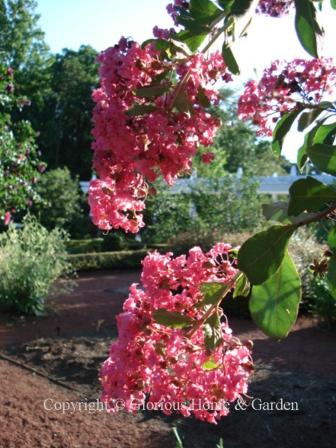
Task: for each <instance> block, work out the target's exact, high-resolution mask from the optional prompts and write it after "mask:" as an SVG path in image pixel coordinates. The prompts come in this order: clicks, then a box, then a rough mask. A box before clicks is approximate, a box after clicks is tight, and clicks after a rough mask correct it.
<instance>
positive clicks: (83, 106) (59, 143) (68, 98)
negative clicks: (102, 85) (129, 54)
mask: <svg viewBox="0 0 336 448" xmlns="http://www.w3.org/2000/svg"><path fill="white" fill-rule="evenodd" d="M96 57H97V52H96V51H95V50H94V49H93V48H92V47H90V46H84V45H83V46H81V47H80V48H79V50H78V51H73V50H69V49H64V50H63V51H62V53H61V54H57V55H56V56H55V60H54V63H53V65H52V67H51V78H52V79H51V90H52V93H51V95H49V96H48V98H47V99H46V100H45V110H44V113H43V115H44V116H43V118H42V120H41V121H42V127H41V135H40V139H39V142H40V146H41V148H42V152H43V155H44V158H45V160H46V161H47V163H48V165H49V167H50V168H57V167H60V166H61V167H63V166H67V167H68V168H69V169H70V171H71V173H72V174H76V175H79V176H80V177H81V179H86V180H87V179H90V178H91V164H92V162H91V160H92V151H91V110H92V107H93V102H92V98H91V96H92V91H93V89H94V88H95V87H96V85H97V82H98V66H97V63H96Z"/></svg>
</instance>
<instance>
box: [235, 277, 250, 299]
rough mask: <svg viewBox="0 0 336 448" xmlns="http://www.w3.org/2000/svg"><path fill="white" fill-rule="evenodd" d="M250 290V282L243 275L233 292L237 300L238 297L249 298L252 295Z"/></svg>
mask: <svg viewBox="0 0 336 448" xmlns="http://www.w3.org/2000/svg"><path fill="white" fill-rule="evenodd" d="M250 288H251V286H250V282H249V281H248V278H247V277H246V275H244V274H243V275H241V277H239V279H238V281H237V284H236V287H235V290H234V292H233V298H234V299H236V298H237V297H247V296H248V295H249V293H250Z"/></svg>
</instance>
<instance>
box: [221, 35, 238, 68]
mask: <svg viewBox="0 0 336 448" xmlns="http://www.w3.org/2000/svg"><path fill="white" fill-rule="evenodd" d="M222 56H223V59H224V62H225V64H226V65H227V67H228V69H229V70H230V72H231V73H233V74H234V75H239V74H240V70H239V65H238V63H237V61H236V58H235V57H234V55H233V53H232V50H231V48H230V46H229V45H227V43H226V42H224V44H223V48H222Z"/></svg>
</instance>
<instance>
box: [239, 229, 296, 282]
mask: <svg viewBox="0 0 336 448" xmlns="http://www.w3.org/2000/svg"><path fill="white" fill-rule="evenodd" d="M294 230H295V228H294V227H293V226H282V225H275V226H272V227H269V228H268V229H267V230H264V231H263V232H260V233H257V234H255V235H254V236H253V237H252V238H250V239H248V240H247V241H245V243H244V244H243V245H242V247H241V248H240V250H239V253H238V268H239V269H240V270H241V271H243V272H244V273H245V274H246V275H247V277H248V279H249V280H250V282H251V283H252V285H259V284H261V283H263V282H264V281H265V280H266V279H268V278H269V277H270V276H271V275H273V274H274V273H275V272H276V270H277V269H278V268H279V266H280V264H281V262H282V260H283V257H284V256H285V253H286V251H287V246H288V242H289V239H290V237H291V236H292V233H293V232H294Z"/></svg>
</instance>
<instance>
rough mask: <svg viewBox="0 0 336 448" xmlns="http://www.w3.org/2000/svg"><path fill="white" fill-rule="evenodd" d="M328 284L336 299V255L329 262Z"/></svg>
mask: <svg viewBox="0 0 336 448" xmlns="http://www.w3.org/2000/svg"><path fill="white" fill-rule="evenodd" d="M327 282H328V286H329V291H330V293H331V295H332V296H333V297H334V298H335V299H336V255H333V256H332V257H331V258H330V260H329V264H328V274H327Z"/></svg>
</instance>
